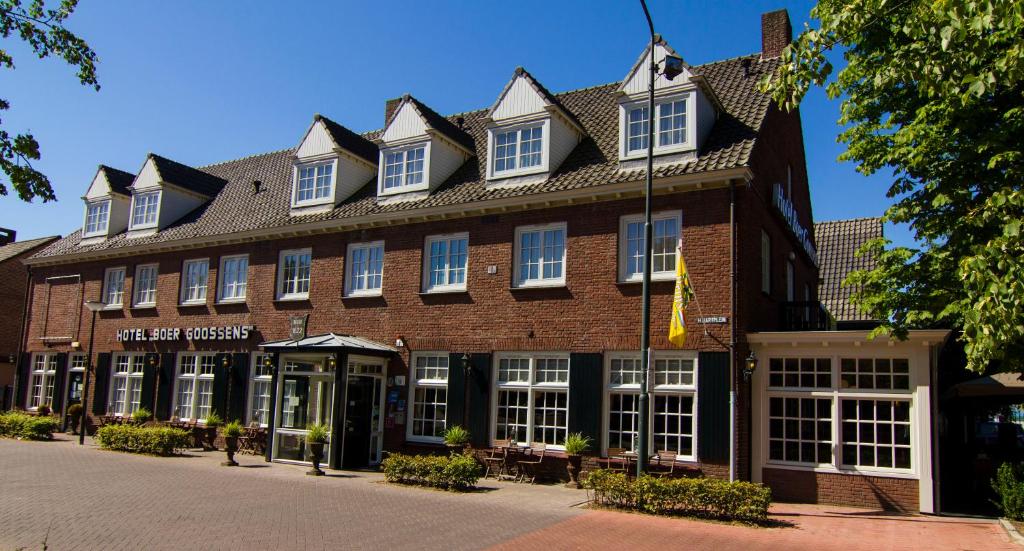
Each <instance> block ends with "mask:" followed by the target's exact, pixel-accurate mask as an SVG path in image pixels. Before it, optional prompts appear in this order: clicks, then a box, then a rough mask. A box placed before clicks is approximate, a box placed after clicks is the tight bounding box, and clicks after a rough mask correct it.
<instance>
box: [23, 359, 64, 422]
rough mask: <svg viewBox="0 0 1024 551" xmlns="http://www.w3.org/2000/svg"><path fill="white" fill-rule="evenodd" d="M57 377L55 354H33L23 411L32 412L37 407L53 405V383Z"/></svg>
mask: <svg viewBox="0 0 1024 551" xmlns="http://www.w3.org/2000/svg"><path fill="white" fill-rule="evenodd" d="M56 377H57V355H56V354H33V355H32V372H31V373H30V374H29V386H28V388H29V391H28V401H27V403H26V404H25V409H28V410H30V411H34V410H36V409H39V406H47V407H49V406H50V405H51V404H52V403H53V382H54V379H55V378H56Z"/></svg>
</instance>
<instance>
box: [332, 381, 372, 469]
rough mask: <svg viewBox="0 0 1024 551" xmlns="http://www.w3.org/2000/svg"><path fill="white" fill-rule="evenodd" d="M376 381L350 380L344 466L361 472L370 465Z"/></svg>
mask: <svg viewBox="0 0 1024 551" xmlns="http://www.w3.org/2000/svg"><path fill="white" fill-rule="evenodd" d="M374 382H375V379H374V378H373V377H359V376H349V380H348V393H347V396H346V397H345V403H346V406H345V442H344V448H345V449H344V450H343V451H342V462H341V466H342V468H345V469H359V468H362V467H366V466H368V465H369V464H370V443H371V436H372V434H373V428H374V427H373V421H374V419H373V406H374V403H375V399H376V396H375V393H374V387H375V385H374Z"/></svg>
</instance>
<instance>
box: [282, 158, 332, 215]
mask: <svg viewBox="0 0 1024 551" xmlns="http://www.w3.org/2000/svg"><path fill="white" fill-rule="evenodd" d="M327 165H330V167H331V177H330V184H329V187H328V189H327V194H326V195H325V196H323V197H317V196H316V190H317V185H316V184H317V175H316V169H317V168H318V167H321V166H327ZM303 169H312V170H313V188H312V197H311V198H310V199H304V200H299V179H300V176H301V174H302V170H303ZM337 183H338V159H337V158H330V159H316V160H309V161H303V162H299V163H296V164H295V167H294V168H293V169H292V207H293V208H297V207H309V206H315V205H325V204H330V203H333V202H334V196H335V192H336V190H337V187H338V186H337Z"/></svg>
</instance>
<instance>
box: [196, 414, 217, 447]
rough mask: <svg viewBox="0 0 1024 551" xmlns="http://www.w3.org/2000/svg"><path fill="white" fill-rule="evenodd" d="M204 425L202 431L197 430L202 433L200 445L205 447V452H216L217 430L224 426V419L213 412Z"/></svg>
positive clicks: (200, 434)
mask: <svg viewBox="0 0 1024 551" xmlns="http://www.w3.org/2000/svg"><path fill="white" fill-rule="evenodd" d="M203 425H204V427H203V428H202V429H196V430H199V431H201V432H200V433H199V443H200V444H201V445H202V446H203V450H204V451H210V450H216V449H217V445H216V441H217V429H219V428H220V427H222V426H223V425H224V419H223V418H221V416H220V415H219V414H218V413H217V412H216V411H211V412H210V413H209V414H207V415H206V419H205V420H204V421H203Z"/></svg>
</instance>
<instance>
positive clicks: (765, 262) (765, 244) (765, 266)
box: [761, 228, 772, 295]
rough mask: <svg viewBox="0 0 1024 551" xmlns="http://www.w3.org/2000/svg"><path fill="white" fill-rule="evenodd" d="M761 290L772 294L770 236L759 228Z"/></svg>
mask: <svg viewBox="0 0 1024 551" xmlns="http://www.w3.org/2000/svg"><path fill="white" fill-rule="evenodd" d="M761 292H762V293H764V294H766V295H771V294H772V238H771V236H769V235H768V232H766V231H765V230H764V228H761Z"/></svg>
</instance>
